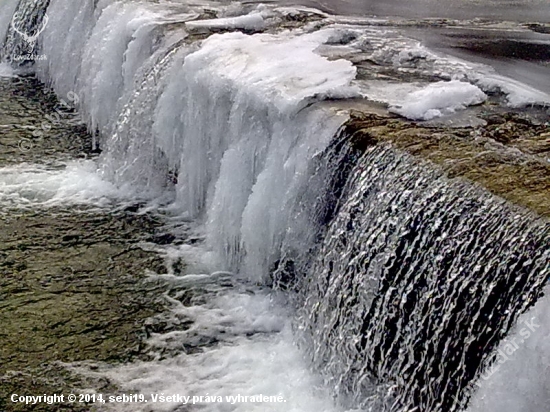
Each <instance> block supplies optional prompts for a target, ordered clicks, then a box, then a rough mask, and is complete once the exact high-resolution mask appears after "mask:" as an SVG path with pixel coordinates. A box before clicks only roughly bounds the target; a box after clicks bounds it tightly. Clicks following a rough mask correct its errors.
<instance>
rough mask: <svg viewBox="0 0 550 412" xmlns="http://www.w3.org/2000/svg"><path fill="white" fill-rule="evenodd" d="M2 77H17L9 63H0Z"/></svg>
mask: <svg viewBox="0 0 550 412" xmlns="http://www.w3.org/2000/svg"><path fill="white" fill-rule="evenodd" d="M0 77H16V75H15V71H14V70H13V68H12V67H11V66H10V65H9V64H7V63H0Z"/></svg>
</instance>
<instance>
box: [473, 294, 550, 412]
mask: <svg viewBox="0 0 550 412" xmlns="http://www.w3.org/2000/svg"><path fill="white" fill-rule="evenodd" d="M549 339H550V287H547V288H546V296H545V297H543V298H542V299H541V300H540V301H539V302H537V304H536V305H535V307H534V308H533V309H531V310H530V311H529V312H527V313H526V314H524V315H523V316H522V317H521V318H520V319H519V321H518V323H517V325H516V326H515V328H514V329H513V330H512V331H511V333H510V335H509V337H508V338H507V339H506V340H505V341H504V342H502V344H501V345H500V346H499V350H501V351H502V352H503V353H504V355H505V356H506V357H505V356H501V357H499V360H497V361H496V363H491V364H489V365H487V367H486V369H485V371H484V373H482V377H481V378H480V379H479V380H478V382H477V383H476V386H475V387H476V388H477V386H479V389H478V390H477V391H476V392H475V393H474V396H473V398H472V401H471V404H470V406H469V408H468V409H467V412H543V411H548V410H549V407H550V367H549V366H548V365H550V345H548V341H549ZM507 358H509V359H507Z"/></svg>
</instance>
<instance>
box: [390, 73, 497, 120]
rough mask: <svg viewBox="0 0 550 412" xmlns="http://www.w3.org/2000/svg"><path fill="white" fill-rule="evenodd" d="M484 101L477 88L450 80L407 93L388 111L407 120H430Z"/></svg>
mask: <svg viewBox="0 0 550 412" xmlns="http://www.w3.org/2000/svg"><path fill="white" fill-rule="evenodd" d="M486 99H487V95H486V94H485V93H483V92H482V91H481V89H480V88H479V87H477V86H474V85H472V84H470V83H466V82H461V81H458V80H452V81H449V82H437V83H430V84H429V85H428V86H426V87H425V88H423V89H421V90H417V91H414V92H412V93H409V94H408V95H407V96H405V98H404V100H403V101H402V102H401V103H400V104H394V105H391V106H390V108H389V109H390V111H391V112H394V113H397V114H400V115H401V116H404V117H406V118H408V119H412V120H431V119H433V118H436V117H440V116H444V115H448V114H452V113H455V112H456V111H458V110H463V109H465V108H466V107H468V106H471V105H476V104H480V103H483V102H484V101H485V100H486Z"/></svg>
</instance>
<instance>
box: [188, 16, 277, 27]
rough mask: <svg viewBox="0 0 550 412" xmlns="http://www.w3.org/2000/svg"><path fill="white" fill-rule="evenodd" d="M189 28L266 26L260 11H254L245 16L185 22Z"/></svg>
mask: <svg viewBox="0 0 550 412" xmlns="http://www.w3.org/2000/svg"><path fill="white" fill-rule="evenodd" d="M185 26H186V27H187V29H188V30H203V29H206V30H208V29H216V30H235V29H241V30H250V31H254V30H262V29H263V28H265V26H266V24H265V20H264V18H263V16H262V15H261V14H260V13H252V14H248V15H245V16H238V17H225V18H220V19H209V20H195V21H188V22H186V23H185Z"/></svg>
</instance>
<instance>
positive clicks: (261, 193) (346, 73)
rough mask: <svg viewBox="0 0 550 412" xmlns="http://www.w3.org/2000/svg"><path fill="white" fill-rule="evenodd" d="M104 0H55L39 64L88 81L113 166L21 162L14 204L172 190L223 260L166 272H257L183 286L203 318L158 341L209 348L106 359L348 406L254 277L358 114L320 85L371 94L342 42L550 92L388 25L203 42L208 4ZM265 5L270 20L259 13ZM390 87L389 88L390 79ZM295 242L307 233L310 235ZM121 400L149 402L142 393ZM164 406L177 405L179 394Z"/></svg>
mask: <svg viewBox="0 0 550 412" xmlns="http://www.w3.org/2000/svg"><path fill="white" fill-rule="evenodd" d="M91 3H92V2H90V1H87V0H75V1H74V2H71V3H70V4H67V3H66V2H65V1H63V0H52V2H51V4H50V7H49V9H48V15H49V16H50V23H49V24H48V26H47V28H46V30H45V32H44V33H43V36H42V38H41V45H42V50H43V52H44V53H45V54H46V55H47V56H48V59H47V60H45V61H40V62H38V63H37V69H38V74H39V76H40V77H41V78H42V79H43V80H44V81H47V82H49V83H50V84H52V86H53V87H54V88H55V90H56V92H57V93H58V95H59V96H60V97H63V96H66V95H67V94H68V93H70V92H75V93H76V94H77V95H78V96H79V100H80V109H81V111H82V113H83V115H84V118H85V119H86V121H87V123H88V125H89V126H90V128H91V129H92V130H93V131H95V130H98V131H100V132H101V134H102V138H101V141H100V142H99V143H100V146H101V147H102V149H104V153H103V155H102V157H101V158H100V161H99V165H98V170H97V171H98V172H99V176H101V179H99V178H97V176H98V174H95V173H94V172H95V170H93V169H95V166H93V165H92V169H89V170H88V171H87V172H83V171H82V169H80V168H78V167H76V168H74V169H71V168H68V172H67V171H63V172H58V171H56V172H52V171H44V170H38V171H36V170H32V168H31V169H30V171H29V170H27V171H25V172H24V173H22V174H21V177H17V176H16V174H17V173H16V172H14V171H13V170H12V171H9V170H8V172H7V173H6V175H7V176H8V179H7V181H8V183H9V182H11V183H9V184H8V185H7V186H5V187H6V188H7V189H5V191H4V192H3V193H5V194H6V195H5V198H6V199H8V201H13V202H14V203H15V204H24V203H31V204H44V205H48V204H52V203H55V204H61V203H62V202H66V201H67V200H68V199H69V198H71V199H72V198H75V199H77V200H78V199H80V200H79V201H82V202H91V203H92V204H94V203H96V204H100V205H101V204H104V202H105V201H106V200H105V199H110V198H113V197H114V198H116V196H118V193H116V190H117V189H118V190H122V192H123V193H129V194H130V195H131V196H134V197H138V196H139V197H145V198H149V199H151V198H154V197H155V196H158V195H159V194H162V193H170V195H173V198H174V199H175V200H174V201H173V203H171V205H170V206H169V207H168V210H169V211H170V212H171V213H173V214H174V215H176V216H178V217H180V218H186V219H189V220H193V221H194V222H195V223H196V224H198V225H200V226H201V228H200V229H204V233H205V235H206V250H202V251H201V253H203V254H204V255H205V257H206V259H207V261H208V266H209V267H210V269H209V270H205V271H204V272H195V273H207V274H206V275H192V276H191V277H187V276H184V277H180V276H174V274H173V273H168V275H167V276H164V278H165V279H167V280H169V281H171V282H173V283H175V284H179V283H185V287H188V288H189V287H196V285H203V284H204V283H207V284H208V283H212V285H214V286H216V285H217V282H219V281H220V276H219V275H211V274H209V273H211V272H212V270H213V269H212V268H214V269H232V270H239V271H240V272H241V273H242V274H243V275H246V276H244V279H241V280H237V279H235V280H232V282H233V283H234V285H233V286H234V289H233V290H217V289H216V290H215V291H214V292H213V293H211V295H210V296H209V300H208V301H207V302H198V303H195V304H193V305H192V306H183V305H181V304H179V303H178V302H177V300H172V303H173V304H174V308H173V311H172V315H173V317H174V319H178V318H184V319H185V318H188V319H191V320H193V321H194V323H193V326H192V328H191V329H190V331H187V330H183V331H179V332H171V333H168V334H166V335H162V336H154V337H153V338H152V339H151V340H150V343H151V345H153V347H156V348H163V347H164V348H167V349H174V346H173V345H181V343H182V342H184V343H185V342H191V343H196V344H200V343H201V342H202V341H201V339H203V338H204V339H206V340H207V341H208V339H213V338H215V339H217V340H219V341H220V343H218V344H216V345H212V346H206V347H205V348H204V351H203V352H201V353H198V354H197V353H195V354H192V353H189V354H182V353H178V354H174V356H172V357H169V358H168V359H164V360H158V361H152V362H148V363H140V364H134V365H126V366H124V367H121V368H116V369H109V368H107V369H102V370H101V371H100V372H101V373H104V374H107V375H108V376H110V377H111V378H112V379H114V380H115V381H116V382H118V383H119V385H120V386H121V388H123V389H124V390H125V391H131V390H136V391H141V392H143V393H152V392H161V391H164V392H166V393H167V394H168V393H170V392H175V393H180V394H189V395H194V394H195V395H205V394H206V393H209V394H210V395H214V394H215V395H218V394H220V395H221V394H231V395H236V394H238V393H240V394H257V393H258V392H263V394H279V393H281V394H283V396H284V397H285V399H286V400H287V403H286V404H276V405H268V406H266V405H259V406H258V405H252V404H241V405H237V406H236V407H235V408H233V409H231V407H230V406H228V405H207V407H208V408H209V409H207V410H212V411H216V410H220V411H221V410H224V411H225V410H238V411H241V410H242V411H252V410H273V411H278V410H281V411H288V410H296V411H310V410H311V411H313V410H320V411H333V410H337V408H336V407H335V406H333V404H332V403H331V401H330V399H328V398H327V396H326V395H323V394H322V392H323V391H327V390H332V389H334V388H323V387H321V388H320V389H317V388H316V387H317V386H318V385H320V382H319V380H318V379H317V378H315V376H313V375H312V374H311V373H310V372H308V367H307V364H306V363H305V362H304V361H303V359H302V357H301V354H300V352H298V351H297V349H296V348H295V347H294V345H293V343H292V342H293V337H292V333H291V332H290V330H289V327H288V320H287V319H288V317H289V314H287V313H286V312H285V311H284V310H283V309H282V307H283V306H284V302H280V301H279V298H278V297H277V296H276V295H274V294H270V293H268V292H265V291H262V290H261V289H260V288H258V287H257V286H252V284H253V283H263V282H264V281H266V280H267V277H268V273H269V270H270V269H271V267H272V265H273V263H274V262H275V261H276V260H277V259H278V258H279V257H280V256H279V251H280V249H281V245H282V244H283V243H284V242H285V240H286V238H287V237H288V236H289V233H292V232H294V234H296V233H300V232H307V231H308V230H311V228H308V227H305V226H301V225H300V224H299V222H303V221H306V222H307V219H298V216H297V215H296V212H295V210H296V206H297V203H299V202H301V201H304V199H301V194H302V193H303V192H304V188H305V187H307V185H308V184H309V181H308V177H309V174H310V171H311V170H310V169H311V167H312V165H313V164H314V161H313V160H314V158H315V156H317V155H319V154H320V153H321V152H323V150H324V149H325V148H326V147H327V145H328V143H329V142H330V140H331V139H332V138H333V136H334V135H335V133H336V131H337V130H338V127H339V126H340V125H341V123H342V122H343V121H344V120H345V114H344V115H343V116H340V115H337V114H336V113H335V111H334V110H333V109H330V108H328V107H325V106H323V105H321V104H319V103H318V101H319V100H322V99H323V98H325V97H331V98H342V97H350V96H355V95H357V94H358V88H357V84H355V83H354V78H355V74H356V71H355V68H354V67H353V65H352V64H351V63H350V62H349V61H347V60H342V59H338V58H337V57H338V53H342V54H345V53H346V52H347V53H357V52H358V50H359V51H361V52H364V53H367V54H368V53H370V56H369V57H370V58H371V59H373V60H374V61H379V62H380V63H382V64H391V65H392V66H394V67H395V68H396V69H399V70H410V72H411V73H413V74H418V73H423V72H427V73H428V74H437V75H438V76H440V78H441V79H442V80H445V81H448V80H453V81H454V82H456V81H458V80H463V81H468V85H469V87H470V90H473V89H472V88H475V90H476V93H478V92H477V90H479V88H481V89H483V90H486V91H489V90H493V89H494V88H495V87H496V88H499V89H500V90H502V92H503V93H504V94H505V95H507V96H508V102H509V103H510V105H521V104H525V103H529V104H531V103H535V102H539V103H545V102H548V101H550V100H545V99H546V98H547V96H545V95H544V94H537V93H534V92H533V93H531V94H530V95H529V96H531V97H529V96H528V98H527V99H524V101H522V99H521V98H520V97H521V95H519V97H518V93H519V92H521V91H525V89H524V88H523V86H521V85H520V86H518V87H516V88H514V89H510V88H509V87H508V84H507V83H506V79H504V78H501V77H499V76H498V75H497V74H495V73H493V72H491V71H490V70H489V72H486V70H487V68H486V67H483V68H482V67H481V66H480V65H477V66H476V65H470V64H469V63H467V62H463V61H458V60H452V59H447V58H444V57H441V56H438V55H436V54H433V53H431V52H429V51H428V50H425V49H422V48H421V47H420V46H418V45H415V44H409V42H408V40H407V39H403V38H400V37H398V38H397V39H396V38H395V36H394V35H393V34H391V33H389V34H388V33H386V32H380V31H376V32H374V31H372V32H370V31H369V30H363V29H357V28H354V29H353V30H354V31H359V34H360V35H359V37H358V38H357V41H355V43H353V44H352V45H351V46H349V45H343V46H341V47H340V46H335V45H334V44H335V43H338V42H339V41H340V40H342V39H343V38H344V36H343V33H342V32H341V31H340V29H339V28H327V29H323V30H319V31H313V32H310V30H309V29H303V30H301V29H299V30H296V31H294V32H283V33H279V34H261V35H253V36H250V35H245V34H242V33H227V34H217V35H213V36H211V37H209V38H208V39H206V40H205V41H203V42H201V43H200V44H198V43H195V44H180V43H178V42H179V41H180V40H182V39H184V38H185V37H186V36H187V33H186V32H185V31H184V30H183V28H182V27H183V25H184V24H185V23H187V22H188V21H189V19H191V18H193V17H194V16H196V12H197V10H199V11H200V6H193V7H187V6H186V5H184V4H182V5H180V6H178V7H175V6H174V7H168V6H166V5H158V4H143V3H123V2H116V1H105V0H104V1H100V2H99V4H98V6H97V8H96V9H95V11H94V10H93V9H92V7H91ZM254 19H255V21H256V22H258V19H257V16H256V17H254ZM251 20H253V19H251V18H250V17H247V18H246V19H244V20H243V19H242V18H241V19H238V18H237V20H231V18H230V19H229V20H227V19H226V20H222V21H221V22H219V23H220V24H221V25H226V26H227V25H228V24H233V25H235V26H236V25H243V24H244V23H246V22H248V23H250V21H251ZM174 23H179V24H174ZM209 25H210V27H211V26H212V24H211V22H210V23H209ZM187 26H189V24H188V23H187ZM191 26H193V24H191ZM199 26H200V24H199ZM206 26H208V24H207V25H206ZM204 27H205V26H203V28H204ZM250 27H251V26H249V28H250ZM310 27H313V25H311V26H310ZM0 28H1V26H0ZM195 28H196V25H195ZM67 33H69V34H67ZM344 34H345V33H344ZM325 46H326V47H325ZM409 46H410V47H409ZM369 48H372V50H370V49H369ZM331 51H336V52H335V53H334V54H331ZM322 53H326V54H327V55H330V56H331V59H328V58H326V57H323V56H322ZM67 56H70V59H67ZM480 73H482V74H480ZM487 73H489V75H490V76H492V77H490V78H489V77H487ZM488 78H489V80H487V79H488ZM499 82H500V83H499ZM471 83H472V84H473V85H472V84H471ZM451 84H454V83H451ZM408 86H410V85H408ZM413 86H414V87H413V88H417V89H416V90H428V91H429V88H430V86H428V85H427V84H418V85H413ZM431 87H433V86H431ZM478 87H479V88H478ZM507 87H508V88H507ZM367 89H368V88H367ZM409 90H410V88H409ZM528 91H529V90H528ZM366 94H367V95H368V93H366ZM424 94H425V93H424ZM480 96H481V94H479V93H478V97H480ZM533 96H534V97H533ZM480 98H481V97H480ZM380 100H381V101H386V102H389V99H388V96H387V94H386V95H385V96H381V98H380ZM459 100H461V102H459V103H460V104H457V103H456V101H455V99H449V101H450V103H451V105H450V106H448V105H441V104H438V105H437V107H427V108H426V107H425V105H422V106H423V107H422V110H420V111H421V112H422V113H421V118H422V117H424V118H425V117H426V113H427V112H429V111H430V110H434V109H436V110H439V111H440V113H441V114H445V113H448V112H450V111H451V110H458V109H460V108H463V107H464V106H467V105H468V104H473V103H475V102H476V101H475V99H474V101H473V102H464V101H463V100H464V99H459ZM477 100H479V99H477ZM430 103H431V102H430ZM516 103H517V104H516ZM327 106H328V105H327ZM424 109H425V110H424ZM404 114H405V115H406V113H404ZM432 114H434V113H432ZM176 175H177V179H176ZM96 178H97V179H96ZM10 179H11V180H10ZM176 180H177V182H176ZM106 182H109V183H106ZM312 192H313V193H315V191H314V190H312ZM12 199H15V200H12ZM305 200H307V201H311V199H305ZM32 202H34V203H32ZM200 229H199V230H200ZM290 237H291V236H290ZM297 237H298V238H303V237H307V236H302V237H300V236H299V235H298V236H297ZM297 247H302V248H303V249H304V250H305V249H307V245H302V244H298V245H297ZM211 252H213V253H211ZM174 253H175V254H176V255H177V254H178V253H179V252H178V251H175V252H174ZM182 256H183V257H184V258H185V259H186V260H189V259H191V258H190V257H189V255H188V254H182ZM233 278H237V277H236V276H233ZM239 282H241V283H239ZM248 282H252V284H251V283H248ZM243 285H245V286H243ZM250 333H252V335H251V336H248V335H249V334H250ZM203 343H204V342H203ZM119 407H120V408H122V409H124V410H136V406H135V405H133V406H128V405H119ZM155 407H156V408H157V409H158V410H172V409H173V407H174V405H161V404H157V405H155ZM268 408H272V409H268ZM529 412H531V411H529Z"/></svg>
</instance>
